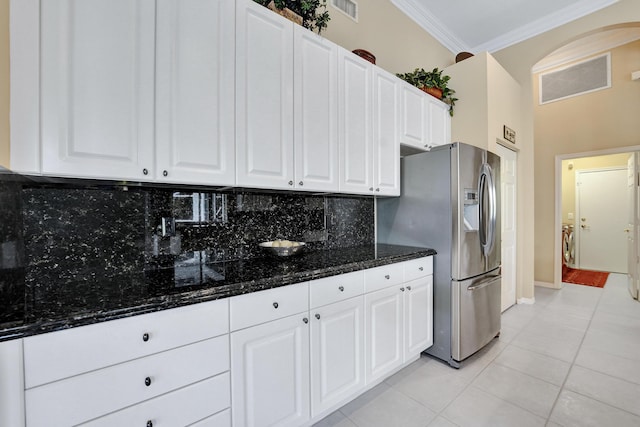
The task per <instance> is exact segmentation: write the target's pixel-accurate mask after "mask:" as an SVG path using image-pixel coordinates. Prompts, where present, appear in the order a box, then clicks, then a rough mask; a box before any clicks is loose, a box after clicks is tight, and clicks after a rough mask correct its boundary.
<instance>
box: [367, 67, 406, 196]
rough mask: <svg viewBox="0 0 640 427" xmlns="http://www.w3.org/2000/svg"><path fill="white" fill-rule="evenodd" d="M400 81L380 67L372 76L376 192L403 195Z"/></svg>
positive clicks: (386, 194) (383, 194)
mask: <svg viewBox="0 0 640 427" xmlns="http://www.w3.org/2000/svg"><path fill="white" fill-rule="evenodd" d="M399 87H400V80H399V79H398V78H397V77H396V76H394V75H393V74H390V73H387V72H386V71H384V70H383V69H381V68H377V67H376V68H375V69H374V73H373V117H374V121H373V125H374V128H373V150H374V153H373V159H374V166H373V170H374V184H375V186H374V188H375V189H374V191H375V194H376V195H380V196H399V195H400V144H399V136H400V131H399V128H400V126H399V120H400V111H399V110H400V102H399V90H398V89H399Z"/></svg>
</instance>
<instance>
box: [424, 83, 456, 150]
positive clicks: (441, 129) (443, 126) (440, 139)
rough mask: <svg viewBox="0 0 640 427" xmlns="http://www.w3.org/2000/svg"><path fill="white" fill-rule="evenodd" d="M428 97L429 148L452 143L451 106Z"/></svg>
mask: <svg viewBox="0 0 640 427" xmlns="http://www.w3.org/2000/svg"><path fill="white" fill-rule="evenodd" d="M429 97H431V98H433V97H432V96H431V95H428V97H427V100H428V119H429V127H428V129H427V142H426V144H427V145H429V147H436V146H438V145H444V144H449V143H451V116H450V115H449V106H448V105H447V104H445V103H444V102H440V101H438V100H437V99H436V98H433V99H429Z"/></svg>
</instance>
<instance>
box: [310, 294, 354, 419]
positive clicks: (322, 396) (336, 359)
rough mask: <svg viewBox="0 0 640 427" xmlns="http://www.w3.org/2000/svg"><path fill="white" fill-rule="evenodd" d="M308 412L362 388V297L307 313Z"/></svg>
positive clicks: (331, 403) (328, 406) (340, 399)
mask: <svg viewBox="0 0 640 427" xmlns="http://www.w3.org/2000/svg"><path fill="white" fill-rule="evenodd" d="M310 314H311V317H310V322H311V413H312V416H316V415H318V414H319V413H321V412H322V411H324V410H326V409H328V408H330V407H332V406H334V405H336V404H338V403H340V402H342V401H344V400H345V399H346V398H348V397H349V396H352V395H353V394H354V393H357V392H358V391H359V390H361V389H363V388H364V298H363V297H362V296H359V297H355V298H350V299H348V300H345V301H341V302H337V303H335V304H330V305H326V306H324V307H320V308H316V309H313V310H311V312H310Z"/></svg>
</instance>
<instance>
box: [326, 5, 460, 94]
mask: <svg viewBox="0 0 640 427" xmlns="http://www.w3.org/2000/svg"><path fill="white" fill-rule="evenodd" d="M327 3H328V6H327V10H328V11H329V14H330V15H331V21H329V26H328V27H327V30H326V31H325V32H323V33H322V34H323V36H325V37H326V38H328V39H329V40H331V41H333V42H334V43H336V44H339V45H340V46H342V47H344V48H345V49H347V50H354V49H365V50H368V51H369V52H371V53H372V54H374V55H375V57H376V65H378V66H380V67H381V68H383V69H385V70H387V71H389V72H391V73H405V72H407V71H413V70H414V69H415V68H418V67H422V68H424V69H431V68H434V67H438V68H444V67H446V66H448V65H451V64H453V63H454V62H455V61H454V59H455V56H454V54H453V53H451V52H450V51H449V50H448V49H447V48H445V47H444V46H443V45H441V44H440V42H438V41H437V40H436V39H434V38H433V37H431V35H429V33H427V32H426V31H424V30H423V29H422V27H420V26H419V25H418V24H416V23H415V22H414V21H412V20H411V19H409V18H408V17H407V16H406V15H405V14H403V13H402V12H401V11H400V10H399V9H398V8H397V7H395V6H394V5H393V4H392V3H391V1H390V0H359V1H358V2H357V3H358V10H359V12H358V13H359V19H358V22H355V21H354V20H353V19H351V18H350V17H348V16H346V15H345V14H344V13H342V12H341V11H339V10H338V9H335V8H334V7H333V5H331V0H327ZM451 83H452V87H453V88H454V89H455V84H454V82H453V81H452V82H451Z"/></svg>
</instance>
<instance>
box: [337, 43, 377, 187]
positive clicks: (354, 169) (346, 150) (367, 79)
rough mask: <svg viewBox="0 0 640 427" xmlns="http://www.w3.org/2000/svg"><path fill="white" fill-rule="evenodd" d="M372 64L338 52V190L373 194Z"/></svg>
mask: <svg viewBox="0 0 640 427" xmlns="http://www.w3.org/2000/svg"><path fill="white" fill-rule="evenodd" d="M372 67H373V66H372V64H371V63H369V62H367V61H365V60H364V59H362V58H360V57H359V56H356V55H354V54H353V53H351V52H349V51H347V50H344V49H341V48H340V49H339V52H338V84H339V88H338V90H339V104H338V112H339V118H340V121H339V127H338V129H339V138H340V140H339V144H340V191H341V192H345V193H360V194H373V139H372V135H371V133H372V129H373V125H372V123H371V116H372V113H371V101H372V97H371V91H372V86H373V85H372V83H371V75H372V71H371V70H372Z"/></svg>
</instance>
